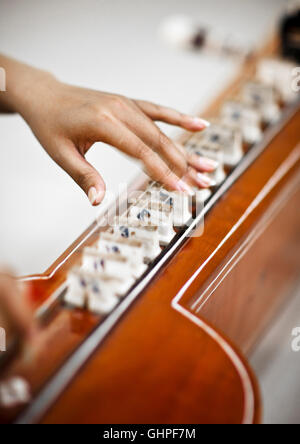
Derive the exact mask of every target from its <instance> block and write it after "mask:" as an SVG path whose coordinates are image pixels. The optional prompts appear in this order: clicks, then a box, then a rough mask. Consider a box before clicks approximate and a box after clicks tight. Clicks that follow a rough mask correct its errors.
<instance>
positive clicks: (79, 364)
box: [0, 63, 300, 423]
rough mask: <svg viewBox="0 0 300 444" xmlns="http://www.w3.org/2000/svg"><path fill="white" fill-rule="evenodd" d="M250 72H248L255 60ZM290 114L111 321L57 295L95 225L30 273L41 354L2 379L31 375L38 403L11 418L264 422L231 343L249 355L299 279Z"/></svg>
mask: <svg viewBox="0 0 300 444" xmlns="http://www.w3.org/2000/svg"><path fill="white" fill-rule="evenodd" d="M245 69H246V71H247V76H249V75H251V71H252V70H253V65H252V64H251V63H250V64H249V65H247V66H246V68H245ZM243 78H245V71H244V72H242V73H241V76H240V79H243ZM237 87H238V82H234V86H233V87H232V88H230V89H229V90H228V91H227V92H226V94H227V95H231V94H232V93H233V91H234V89H235V88H237ZM222 100H224V97H220V98H219V100H218V101H217V102H216V103H215V104H213V106H212V107H211V109H210V110H209V111H208V113H207V116H208V117H209V116H210V115H213V114H214V112H215V110H216V109H217V108H218V106H219V102H221V101H222ZM292 111H293V112H291V113H290V115H289V116H287V118H286V119H285V120H284V122H283V123H282V127H280V128H277V129H275V130H274V134H270V140H269V143H267V147H266V148H265V149H261V151H259V152H257V155H256V156H254V157H253V159H252V160H253V163H252V161H251V156H250V157H249V161H248V163H247V164H246V170H245V172H243V174H241V175H239V174H236V177H234V175H233V176H232V178H231V180H232V183H231V184H230V185H231V186H230V187H228V188H227V189H226V191H225V192H224V193H221V194H220V196H221V197H220V199H219V200H218V201H216V203H215V205H214V206H213V207H212V208H211V209H210V211H209V213H208V214H207V215H206V217H205V221H204V222H205V223H204V232H203V234H202V235H201V236H199V237H192V238H189V239H186V241H185V242H184V243H183V244H180V246H179V248H178V249H176V252H174V254H172V255H170V258H169V259H168V261H166V262H165V263H164V265H163V266H162V267H160V269H159V271H158V272H157V273H153V277H152V278H151V280H150V281H149V282H148V283H147V286H146V287H145V288H143V291H142V292H138V291H137V292H136V294H135V295H134V294H133V295H132V297H127V298H125V299H124V300H123V301H122V303H121V305H120V306H119V307H118V309H117V310H116V313H114V314H113V315H112V316H109V317H108V318H107V319H104V320H103V322H102V320H101V317H100V316H98V315H94V314H91V313H88V312H86V311H84V310H74V309H69V308H68V307H65V306H64V305H62V304H61V303H60V302H59V300H57V299H56V298H55V297H54V296H57V294H59V293H60V292H61V286H62V285H63V284H64V282H65V280H66V275H67V273H68V271H69V270H70V269H71V268H72V267H73V266H74V265H76V264H78V262H79V261H80V257H81V253H82V249H83V247H84V246H87V245H92V244H93V243H94V242H95V241H96V239H97V238H98V235H99V231H100V229H99V228H98V227H97V224H96V223H94V224H93V225H92V226H91V227H90V228H89V229H88V230H87V231H86V232H85V233H84V234H83V235H82V236H81V237H80V238H79V239H78V240H77V241H76V242H75V243H74V244H73V245H72V246H71V247H70V249H68V251H66V252H65V254H64V255H63V256H62V257H61V258H59V259H58V260H57V262H56V263H55V264H53V266H52V267H51V268H50V269H49V270H47V272H46V273H45V274H44V275H41V276H34V277H31V278H28V280H29V281H30V282H31V285H32V295H33V300H32V302H33V304H34V305H35V306H36V308H39V307H40V314H41V316H42V317H43V324H44V325H43V328H42V330H41V333H40V335H39V343H38V344H37V347H36V350H35V352H34V355H33V356H32V357H31V359H28V356H27V357H26V356H24V355H23V356H20V357H19V358H18V359H16V360H15V361H14V362H13V363H12V364H11V365H10V366H9V367H8V368H6V369H5V370H4V371H3V372H2V374H1V376H2V379H4V380H5V378H9V377H10V376H12V375H19V376H22V377H24V378H25V379H26V380H27V381H28V382H29V384H30V386H31V389H32V392H33V395H34V396H36V401H35V402H33V403H32V404H30V405H29V406H28V408H25V409H23V407H24V406H19V407H17V408H16V409H9V410H6V411H1V410H0V418H1V421H2V422H10V421H13V420H16V418H18V419H17V421H19V422H36V421H41V422H43V423H93V422H94V423H95V422H96V423H256V422H258V421H259V418H260V402H259V394H258V390H257V386H256V382H255V378H254V377H253V375H252V373H251V370H250V369H249V367H248V365H247V363H246V361H245V360H244V359H243V357H241V355H240V352H238V351H237V350H236V349H235V346H233V345H231V344H235V345H237V346H238V347H239V348H240V350H241V351H242V352H244V353H249V351H250V350H251V348H252V347H253V346H254V344H255V342H256V341H257V340H258V339H259V336H260V335H261V333H262V331H263V329H264V328H265V326H266V325H267V323H268V322H269V321H270V320H271V318H272V317H273V315H274V314H275V313H276V311H277V310H278V309H279V308H280V306H281V304H283V303H284V302H285V301H286V300H287V298H288V295H289V294H290V290H291V288H292V286H293V285H294V284H295V283H296V281H297V279H298V278H299V263H300V248H299V247H300V232H299V223H300V212H299V209H298V205H297V203H298V202H299V197H300V145H299V140H300V111H299V106H295V107H294V109H293V110H292ZM135 188H136V187H135ZM53 295H54V296H53ZM49 298H50V299H49ZM49 300H50V302H51V303H50V304H49ZM49 306H51V310H50V311H51V313H50V315H48V308H49ZM220 332H222V333H220ZM223 334H225V335H226V336H224V335H223ZM227 338H229V339H227ZM88 358H90V359H88Z"/></svg>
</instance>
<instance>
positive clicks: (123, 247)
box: [97, 232, 147, 278]
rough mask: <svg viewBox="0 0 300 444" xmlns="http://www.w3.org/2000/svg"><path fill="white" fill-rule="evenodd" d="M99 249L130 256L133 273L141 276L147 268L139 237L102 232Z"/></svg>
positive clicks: (103, 251) (104, 251) (102, 251)
mask: <svg viewBox="0 0 300 444" xmlns="http://www.w3.org/2000/svg"><path fill="white" fill-rule="evenodd" d="M97 247H98V250H99V252H101V253H111V254H116V255H120V256H125V257H126V258H128V260H129V263H130V265H131V267H132V274H133V276H134V277H136V278H139V277H140V276H141V275H142V274H143V273H144V272H145V271H146V269H147V265H146V264H145V263H144V247H143V243H142V242H141V241H140V240H137V239H132V238H131V239H126V238H124V237H121V236H120V237H117V236H116V235H115V234H113V233H108V232H105V233H101V235H100V238H99V241H98V245H97Z"/></svg>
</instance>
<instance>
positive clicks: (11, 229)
mask: <svg viewBox="0 0 300 444" xmlns="http://www.w3.org/2000/svg"><path fill="white" fill-rule="evenodd" d="M285 5H286V1H285V0H243V1H240V0H185V1H181V0H177V1H173V0H152V1H151V2H149V1H146V0H76V1H68V0H52V1H51V2H50V1H41V0H26V1H20V0H0V51H1V52H3V53H7V54H8V55H11V56H14V57H16V58H19V59H21V60H23V61H25V62H27V63H29V64H33V65H36V66H38V67H41V68H44V69H47V70H49V71H51V72H53V73H54V74H55V75H56V76H57V77H58V78H60V79H61V80H63V81H65V82H69V83H73V84H77V85H82V86H85V87H89V88H95V89H100V90H105V91H112V92H115V93H120V94H124V95H128V96H130V97H134V98H144V99H147V100H150V101H154V102H159V103H161V104H166V105H168V106H171V107H175V108H177V109H179V110H181V111H183V112H189V113H191V112H196V111H201V109H204V108H205V106H206V105H207V104H208V103H209V102H210V101H211V100H212V99H213V98H214V97H215V96H216V95H218V93H219V92H220V91H221V90H222V89H223V88H224V87H225V86H226V83H227V82H228V81H229V80H230V79H231V77H232V76H233V75H234V73H235V71H236V69H237V67H238V63H237V61H235V60H230V59H226V58H224V57H220V56H218V55H216V54H205V55H201V54H195V53H192V52H188V51H180V50H176V49H174V48H171V47H169V46H168V45H166V44H164V43H163V42H162V40H161V39H160V37H159V34H158V29H159V26H160V24H161V22H162V21H163V20H164V19H165V18H167V17H168V16H169V15H173V14H177V13H183V14H186V15H190V16H192V17H193V18H194V19H196V20H199V22H200V23H204V24H208V25H210V26H212V27H213V28H214V29H217V30H218V32H220V33H225V34H226V33H232V32H233V33H234V35H235V36H237V37H238V38H239V40H240V42H241V44H245V45H254V46H259V45H261V44H263V43H264V41H265V39H266V38H267V37H268V35H269V34H270V32H271V30H272V27H273V26H274V25H275V24H276V22H277V20H278V17H279V16H280V12H281V11H282V9H283V7H284V6H285ZM163 129H164V130H165V131H166V132H167V133H168V134H169V135H175V134H176V130H174V129H171V128H170V127H169V128H166V127H165V126H164V127H163ZM0 146H1V149H0V203H1V207H0V208H1V216H0V263H5V264H9V265H10V266H11V267H13V268H14V269H15V270H16V272H17V273H18V274H20V275H24V274H32V273H40V272H43V271H44V270H45V269H46V268H47V267H48V266H49V265H50V264H51V263H52V262H53V261H54V260H55V259H56V258H57V257H58V256H59V255H60V254H61V253H62V252H63V251H64V250H65V249H66V248H67V247H68V246H69V245H70V244H71V243H72V242H73V241H74V240H75V238H77V237H78V235H80V234H81V232H82V231H83V230H84V229H85V228H86V227H87V225H88V224H89V223H90V222H92V221H93V219H94V218H95V217H96V215H97V211H98V212H99V210H95V209H94V208H91V207H90V204H89V202H88V200H87V198H86V196H85V195H84V194H83V192H82V191H81V190H80V189H79V188H77V186H76V185H75V183H73V182H72V180H71V179H70V178H69V177H68V176H67V175H66V174H65V173H64V172H63V171H62V170H60V169H59V167H57V166H56V165H55V164H54V163H53V162H52V160H50V159H49V158H48V157H47V155H46V154H45V152H44V151H43V149H42V148H41V146H40V145H39V143H38V142H37V141H36V140H35V138H34V136H33V135H32V134H31V131H30V129H29V128H28V127H27V126H26V124H25V123H24V122H23V121H22V119H21V118H20V117H19V116H3V115H2V116H1V117H0ZM88 160H89V161H91V162H92V163H93V164H94V165H95V166H96V167H97V168H98V169H99V171H101V174H102V175H103V177H104V178H105V180H106V183H107V187H108V189H109V190H110V191H112V192H114V193H116V192H117V191H118V186H119V183H120V182H127V183H128V182H130V181H131V180H132V179H133V178H134V177H135V176H136V175H137V173H138V172H139V168H140V167H139V165H137V164H136V163H135V162H133V161H132V160H129V159H127V158H125V157H124V156H122V155H121V154H119V153H118V152H116V151H115V150H114V149H112V148H110V147H108V146H105V145H104V144H96V145H95V146H94V147H93V148H92V150H91V152H90V153H89V154H88ZM299 299H300V298H299V296H298V295H297V294H296V295H295V298H294V307H293V308H291V307H289V308H287V311H286V313H283V316H282V318H281V319H279V321H278V323H277V324H276V325H275V326H274V328H273V329H272V331H270V332H269V336H268V337H267V338H266V339H265V340H264V342H263V344H262V345H261V347H260V348H259V349H258V350H257V352H256V354H255V356H254V357H253V362H252V363H253V366H254V368H255V370H257V372H258V376H259V378H260V381H261V385H262V389H263V395H264V396H263V397H264V402H265V421H266V422H274V423H276V422H277V423H278V422H293V421H294V422H300V413H299V411H300V405H298V406H297V402H298V398H299V396H297V394H299V388H300V381H299V383H298V382H297V378H298V375H299V362H300V361H299V360H300V354H295V353H294V354H293V353H292V352H291V351H290V345H289V341H290V335H291V330H292V328H293V327H295V326H296V325H300V315H299V312H300V311H299V308H300V303H299ZM287 361H288V362H289V365H288V366H287V365H286V362H287ZM275 364H276V365H275ZM288 369H290V370H288ZM289 371H290V374H288V373H289Z"/></svg>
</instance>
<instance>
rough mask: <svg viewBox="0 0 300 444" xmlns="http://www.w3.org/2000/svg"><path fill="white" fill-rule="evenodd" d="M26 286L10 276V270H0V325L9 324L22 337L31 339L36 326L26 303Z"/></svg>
mask: <svg viewBox="0 0 300 444" xmlns="http://www.w3.org/2000/svg"><path fill="white" fill-rule="evenodd" d="M27 291H28V288H27V287H26V286H22V287H21V286H20V284H19V283H18V282H17V281H16V280H15V279H14V278H13V277H12V275H11V273H10V272H6V271H2V272H0V313H1V323H3V325H1V327H6V326H10V327H12V328H13V329H14V330H17V331H18V333H19V334H20V335H21V337H22V338H24V339H27V340H29V341H31V340H32V339H33V337H34V335H35V329H36V326H35V324H34V322H33V313H32V311H31V309H30V308H29V305H28V304H27V302H26V301H27V299H26V292H27Z"/></svg>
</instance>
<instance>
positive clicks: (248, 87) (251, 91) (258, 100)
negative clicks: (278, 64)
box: [241, 82, 281, 123]
mask: <svg viewBox="0 0 300 444" xmlns="http://www.w3.org/2000/svg"><path fill="white" fill-rule="evenodd" d="M241 98H242V100H243V101H244V103H246V104H248V105H250V106H254V107H255V108H257V109H259V111H260V112H261V115H262V118H263V121H264V122H265V123H273V122H276V121H278V120H279V118H280V115H281V111H280V107H279V105H278V103H277V97H276V93H275V90H274V88H273V86H271V85H266V84H265V85H264V84H262V83H260V82H248V83H246V84H245V85H244V87H243V89H242V91H241Z"/></svg>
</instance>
